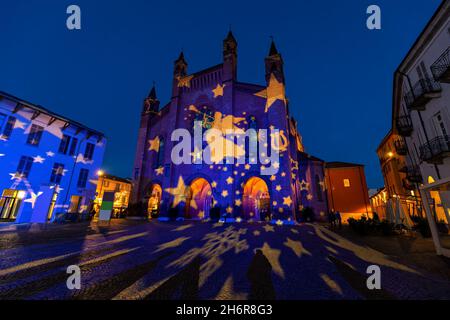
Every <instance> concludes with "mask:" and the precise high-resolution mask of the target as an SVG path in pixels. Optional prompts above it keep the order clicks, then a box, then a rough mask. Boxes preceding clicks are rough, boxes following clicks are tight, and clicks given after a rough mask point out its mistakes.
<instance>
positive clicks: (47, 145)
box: [0, 92, 106, 223]
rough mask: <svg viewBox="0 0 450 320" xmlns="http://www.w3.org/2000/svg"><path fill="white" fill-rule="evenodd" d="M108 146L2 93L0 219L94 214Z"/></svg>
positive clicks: (72, 123) (52, 218)
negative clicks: (98, 175) (92, 208)
mask: <svg viewBox="0 0 450 320" xmlns="http://www.w3.org/2000/svg"><path fill="white" fill-rule="evenodd" d="M105 147H106V138H105V136H104V135H103V134H102V133H100V132H98V131H96V130H93V129H90V128H88V127H86V126H84V125H82V124H80V123H78V122H76V121H73V120H70V119H67V118H66V117H63V116H60V115H58V114H56V113H54V112H51V111H49V110H47V109H45V108H43V107H41V106H37V105H34V104H32V103H29V102H26V101H23V100H22V99H19V98H16V97H14V96H12V95H10V94H7V93H4V92H0V196H1V198H0V219H1V220H8V221H15V222H17V223H28V222H38V223H45V222H49V221H55V220H56V219H58V218H61V217H63V216H64V214H65V213H78V214H83V213H87V212H89V211H90V209H91V206H92V203H93V201H94V199H95V190H96V183H97V180H98V177H97V171H98V170H99V169H100V167H101V165H102V161H103V155H104V151H105Z"/></svg>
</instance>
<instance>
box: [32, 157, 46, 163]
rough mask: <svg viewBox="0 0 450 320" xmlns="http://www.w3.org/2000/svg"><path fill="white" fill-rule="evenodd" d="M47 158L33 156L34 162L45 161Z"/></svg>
mask: <svg viewBox="0 0 450 320" xmlns="http://www.w3.org/2000/svg"><path fill="white" fill-rule="evenodd" d="M44 161H45V158H42V157H41V156H36V157H33V163H44Z"/></svg>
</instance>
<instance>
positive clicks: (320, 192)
mask: <svg viewBox="0 0 450 320" xmlns="http://www.w3.org/2000/svg"><path fill="white" fill-rule="evenodd" d="M315 182H316V193H317V200H319V201H320V202H322V201H323V197H322V186H321V185H320V178H319V176H318V175H317V174H316V176H315Z"/></svg>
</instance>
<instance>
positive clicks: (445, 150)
mask: <svg viewBox="0 0 450 320" xmlns="http://www.w3.org/2000/svg"><path fill="white" fill-rule="evenodd" d="M419 151H420V159H421V160H422V161H426V162H428V163H433V164H442V161H443V160H444V158H446V157H448V156H449V155H450V136H448V135H446V136H439V137H436V138H434V139H433V140H431V141H429V142H428V143H425V144H424V145H422V146H421V147H420V149H419Z"/></svg>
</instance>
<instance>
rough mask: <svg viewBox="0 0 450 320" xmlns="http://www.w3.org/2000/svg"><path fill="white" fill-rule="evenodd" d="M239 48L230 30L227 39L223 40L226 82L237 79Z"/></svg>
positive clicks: (224, 77)
mask: <svg viewBox="0 0 450 320" xmlns="http://www.w3.org/2000/svg"><path fill="white" fill-rule="evenodd" d="M237 47H238V44H237V41H236V39H235V38H234V36H233V32H232V31H231V28H230V30H229V31H228V34H227V37H226V38H225V39H224V40H223V63H224V76H223V79H224V81H230V80H236V78H237Z"/></svg>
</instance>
